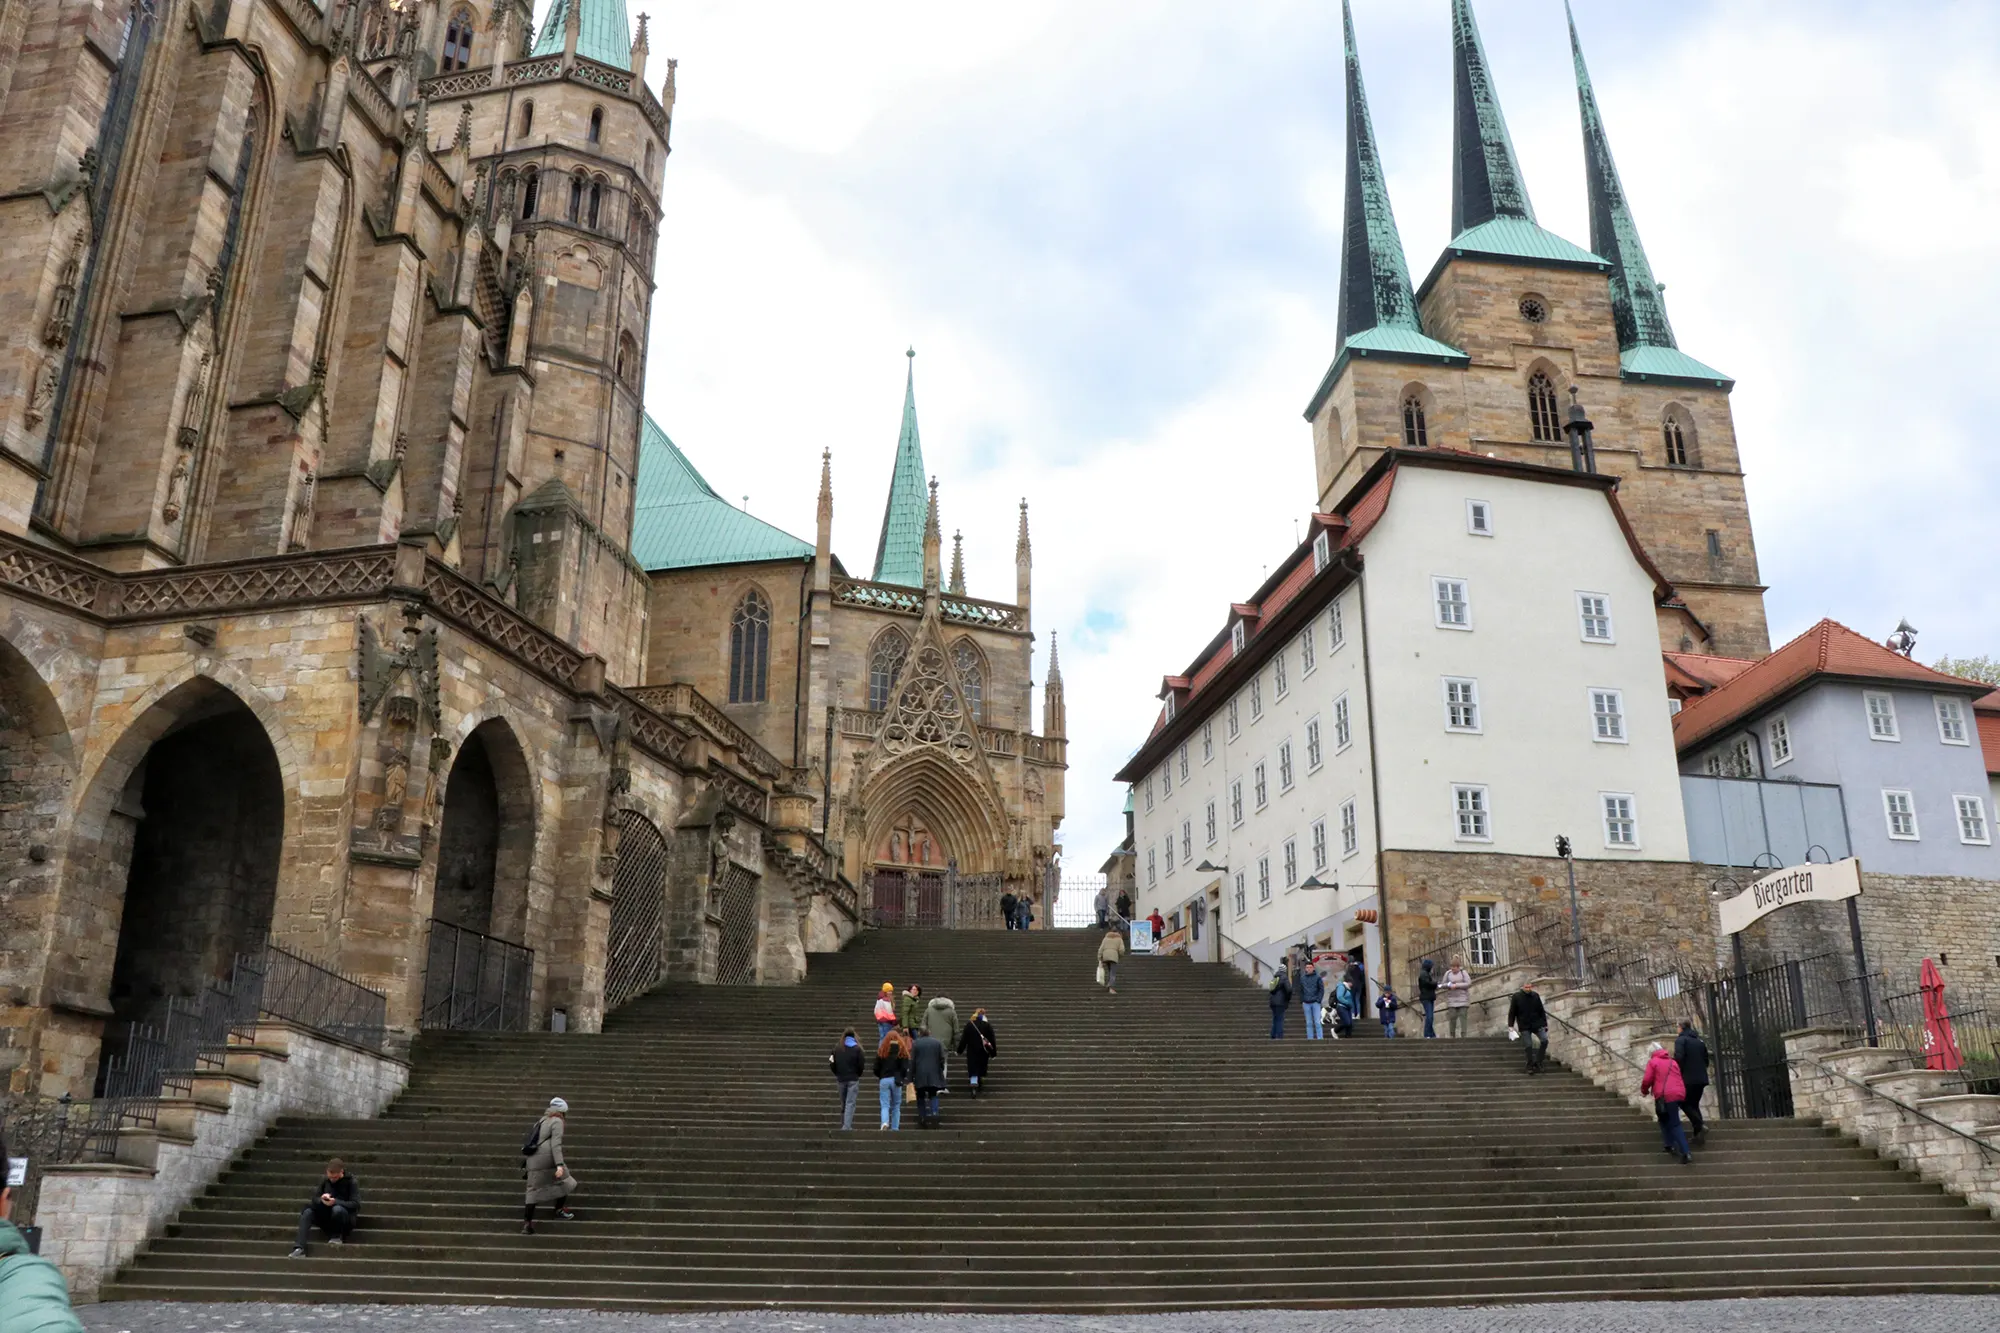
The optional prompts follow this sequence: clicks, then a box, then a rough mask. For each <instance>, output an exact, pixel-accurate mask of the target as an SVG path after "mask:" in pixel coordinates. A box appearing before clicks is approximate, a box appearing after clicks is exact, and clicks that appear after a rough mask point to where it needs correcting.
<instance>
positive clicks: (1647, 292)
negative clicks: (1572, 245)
mask: <svg viewBox="0 0 2000 1333" xmlns="http://www.w3.org/2000/svg"><path fill="white" fill-rule="evenodd" d="M1563 13H1564V15H1565V16H1566V17H1567V18H1568V19H1569V49H1570V55H1571V56H1572V58H1574V60H1575V62H1576V104H1577V110H1578V111H1579V112H1580V113H1581V114H1582V116H1583V164H1584V171H1585V173H1586V174H1587V176H1588V177H1589V180H1588V182H1587V184H1588V186H1589V191H1590V248H1591V249H1593V250H1595V251H1596V252H1597V253H1598V254H1600V255H1603V256H1604V257H1605V258H1606V259H1608V260H1610V261H1611V317H1612V319H1613V320H1614V321H1615V322H1616V323H1617V325H1618V348H1619V350H1620V351H1630V350H1631V349H1632V348H1634V347H1673V346H1675V343H1674V330H1673V326H1672V325H1671V324H1669V323H1667V307H1666V302H1665V301H1664V300H1662V299H1661V297H1660V287H1659V284H1658V283H1656V282H1654V281H1653V269H1652V266H1651V265H1650V264H1648V263H1647V262H1646V250H1645V247H1644V246H1642V245H1641V244H1640V243H1639V227H1638V224H1637V223H1635V222H1634V221H1633V220H1632V208H1631V205H1630V204H1629V203H1628V202H1627V201H1626V199H1625V186H1624V184H1623V183H1622V182H1621V181H1620V180H1619V179H1618V164H1617V163H1616V162H1614V161H1612V160H1611V140H1610V139H1609V138H1607V137H1606V135H1605V133H1604V118H1603V117H1602V116H1601V115H1600V114H1599V113H1598V110H1597V90H1596V89H1594V88H1592V87H1591V84H1590V70H1589V69H1588V68H1586V67H1585V66H1584V63H1583V43H1582V42H1580V41H1578V40H1577V36H1576V15H1574V14H1571V13H1570V12H1569V4H1568V0H1564V4H1563Z"/></svg>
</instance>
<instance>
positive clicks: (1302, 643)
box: [1299, 628, 1318, 676]
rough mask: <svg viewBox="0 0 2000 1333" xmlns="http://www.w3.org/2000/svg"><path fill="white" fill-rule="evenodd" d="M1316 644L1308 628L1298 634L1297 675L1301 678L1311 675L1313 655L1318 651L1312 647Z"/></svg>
mask: <svg viewBox="0 0 2000 1333" xmlns="http://www.w3.org/2000/svg"><path fill="white" fill-rule="evenodd" d="M1316 642H1317V640H1316V639H1314V638H1313V632H1312V630H1311V629H1310V628H1308V629H1306V630H1304V631H1302V632H1301V633H1300V634H1299V674H1300V675H1301V676H1310V675H1311V674H1312V673H1313V665H1314V662H1315V654H1316V652H1317V651H1318V650H1317V649H1316V648H1315V647H1314V646H1313V645H1314V644H1315V643H1316Z"/></svg>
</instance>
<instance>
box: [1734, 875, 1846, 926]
mask: <svg viewBox="0 0 2000 1333" xmlns="http://www.w3.org/2000/svg"><path fill="white" fill-rule="evenodd" d="M1860 896H1861V862H1859V861H1857V860H1856V859H1855V858H1853V857H1851V856H1850V857H1847V858H1846V859H1844V860H1840V861H1834V862H1831V863H1821V862H1811V863H1808V864H1806V865H1800V866H1789V867H1787V868H1785V869H1783V870H1776V871H1773V872H1772V873H1770V874H1768V875H1766V876H1764V877H1763V878H1762V879H1760V880H1758V881H1756V882H1755V883H1754V884H1752V885H1751V886H1750V887H1749V888H1747V889H1745V890H1743V892H1741V893H1739V894H1737V895H1736V896H1735V897H1734V898H1729V899H1725V900H1724V901H1723V903H1722V907H1721V912H1722V933H1723V934H1725V935H1738V934H1741V933H1742V932H1743V931H1745V930H1748V929H1749V928H1750V927H1751V925H1753V924H1754V923H1755V922H1757V921H1759V920H1761V919H1763V918H1764V917H1766V916H1769V915H1770V914H1771V913H1772V912H1775V911H1777V910H1778V909H1779V908H1780V907H1790V906H1791V905H1792V904H1794V903H1837V902H1842V901H1845V900H1846V899H1849V898H1858V897H1860Z"/></svg>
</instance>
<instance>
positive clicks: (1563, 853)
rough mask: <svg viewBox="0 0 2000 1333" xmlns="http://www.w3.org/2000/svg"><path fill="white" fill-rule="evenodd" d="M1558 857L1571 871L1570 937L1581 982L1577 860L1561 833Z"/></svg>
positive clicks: (1581, 945) (1581, 960)
mask: <svg viewBox="0 0 2000 1333" xmlns="http://www.w3.org/2000/svg"><path fill="white" fill-rule="evenodd" d="M1556 855H1557V856H1560V857H1561V858H1562V859H1563V866H1564V867H1565V868H1566V869H1567V870H1568V871H1569V937H1570V944H1571V946H1572V947H1573V948H1574V949H1575V950H1576V979H1577V980H1578V981H1579V982H1580V981H1582V980H1583V979H1584V976H1583V918H1582V916H1581V914H1579V913H1578V911H1577V907H1576V858H1575V857H1574V856H1572V855H1571V848H1570V845H1569V839H1568V838H1566V837H1564V836H1563V835H1562V834H1560V833H1558V834H1557V835H1556Z"/></svg>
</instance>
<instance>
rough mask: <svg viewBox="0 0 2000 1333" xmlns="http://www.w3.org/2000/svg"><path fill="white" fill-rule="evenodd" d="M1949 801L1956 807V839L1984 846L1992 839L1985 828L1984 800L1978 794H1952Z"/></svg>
mask: <svg viewBox="0 0 2000 1333" xmlns="http://www.w3.org/2000/svg"><path fill="white" fill-rule="evenodd" d="M1951 803H1952V804H1953V805H1954V806H1956V807H1957V808H1958V840H1959V841H1960V842H1969V843H1976V844H1978V845H1979V846H1982V847H1984V846H1986V845H1987V844H1989V843H1991V842H1992V841H1993V835H1992V834H1991V833H1989V832H1987V830H1986V802H1985V800H1984V799H1982V798H1980V797H1978V796H1954V797H1952V798H1951Z"/></svg>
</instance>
